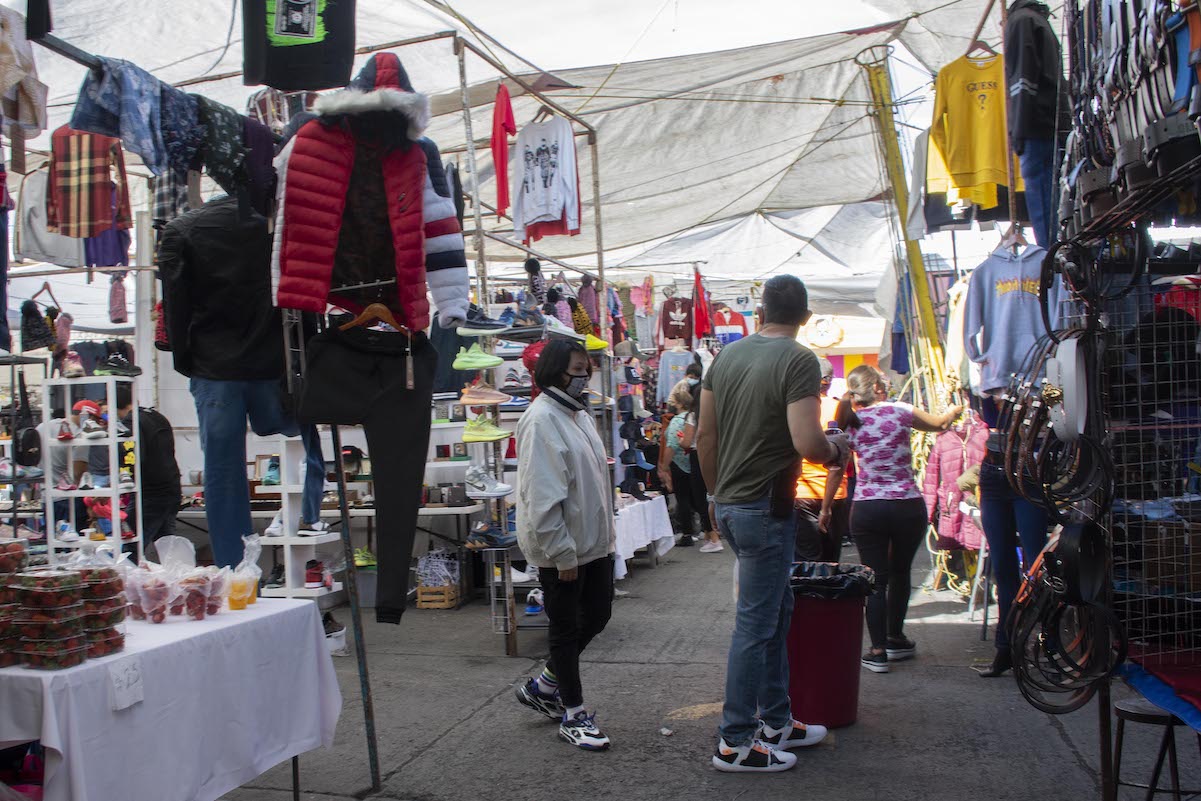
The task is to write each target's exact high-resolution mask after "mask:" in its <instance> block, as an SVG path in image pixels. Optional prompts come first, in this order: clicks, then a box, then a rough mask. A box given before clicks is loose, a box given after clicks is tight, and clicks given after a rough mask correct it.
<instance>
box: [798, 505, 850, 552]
mask: <svg viewBox="0 0 1201 801" xmlns="http://www.w3.org/2000/svg"><path fill="white" fill-rule="evenodd" d="M821 510H822V502H821V501H819V500H817V499H816V498H806V499H804V500H798V501H797V502H796V553H795V556H794V558H795V559H796V561H798V562H839V561H842V540H843V538H844V537H846V536H847V535H848V534H850V533H851V499H850V498H840V499H839V500H836V501H834V502H833V503H831V504H830V527H829V529H828V530H827V531H826V533H825V534H823V533H822V532H821V529H819V528H818V527H817V517H818V515H819V514H820V513H821Z"/></svg>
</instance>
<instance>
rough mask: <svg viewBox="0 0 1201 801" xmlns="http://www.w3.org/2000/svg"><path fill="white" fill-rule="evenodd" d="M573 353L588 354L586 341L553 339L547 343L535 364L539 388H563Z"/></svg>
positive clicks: (536, 382)
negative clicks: (585, 345)
mask: <svg viewBox="0 0 1201 801" xmlns="http://www.w3.org/2000/svg"><path fill="white" fill-rule="evenodd" d="M573 353H582V354H583V355H584V356H587V355H588V351H587V350H586V349H585V348H584V343H583V342H577V341H576V340H574V339H552V340H551V341H550V342H547V343H546V347H545V348H543V349H542V352H541V353H539V354H538V363H537V364H535V365H534V383H535V384H537V385H538V388H539V389H541V390H543V391H545V390H547V389H550V388H551V387H554V388H555V389H562V388H563V374H564V373H566V372H567V366H568V365H569V364H571V354H573ZM589 365H591V362H590V363H589Z"/></svg>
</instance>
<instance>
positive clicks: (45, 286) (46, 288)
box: [29, 281, 63, 310]
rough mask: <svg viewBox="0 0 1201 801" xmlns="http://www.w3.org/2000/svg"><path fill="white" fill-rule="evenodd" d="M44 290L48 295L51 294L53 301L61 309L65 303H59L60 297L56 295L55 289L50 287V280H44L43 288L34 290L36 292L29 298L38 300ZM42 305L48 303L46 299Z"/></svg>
mask: <svg viewBox="0 0 1201 801" xmlns="http://www.w3.org/2000/svg"><path fill="white" fill-rule="evenodd" d="M43 292H45V293H46V294H47V295H49V296H50V299H51V300H52V301H54V306H55V308H57V309H60V310H61V309H62V307H63V305H62V304H61V303H59V302H58V298H56V297H54V290H53V289H51V288H50V282H49V281H43V282H42V288H41V289H39V290H38V291H37V292H34V293H33V296H32V297H30V298H29V299H30V300H36V299H37V296H38V295H40V294H42V293H43ZM42 305H43V306H45V305H46V302H45V301H42Z"/></svg>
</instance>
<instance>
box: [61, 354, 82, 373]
mask: <svg viewBox="0 0 1201 801" xmlns="http://www.w3.org/2000/svg"><path fill="white" fill-rule="evenodd" d="M86 374H87V373H86V372H85V371H84V369H83V361H82V360H80V358H79V354H78V353H76V352H75V351H73V350H69V351H67V355H66V356H64V357H63V378H83V377H84V376H85V375H86Z"/></svg>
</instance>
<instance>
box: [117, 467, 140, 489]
mask: <svg viewBox="0 0 1201 801" xmlns="http://www.w3.org/2000/svg"><path fill="white" fill-rule="evenodd" d="M120 482H121V483H120V484H118V486H117V488H118V489H123V490H131V489H133V488H134V487H135V486H137V485H136V484H134V482H133V473H131V472H129V471H128V470H122V471H121V479H120Z"/></svg>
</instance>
